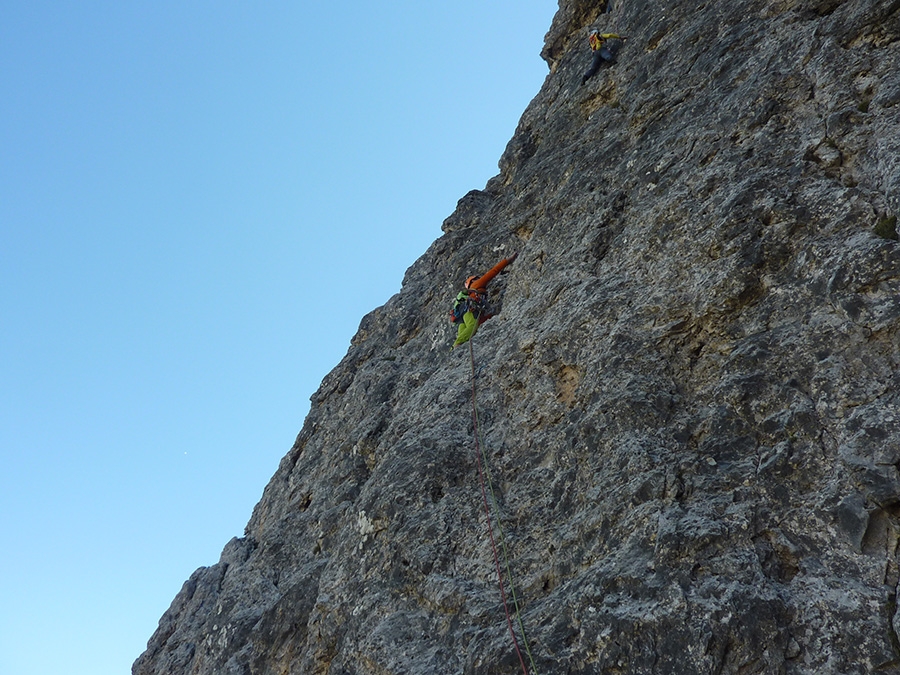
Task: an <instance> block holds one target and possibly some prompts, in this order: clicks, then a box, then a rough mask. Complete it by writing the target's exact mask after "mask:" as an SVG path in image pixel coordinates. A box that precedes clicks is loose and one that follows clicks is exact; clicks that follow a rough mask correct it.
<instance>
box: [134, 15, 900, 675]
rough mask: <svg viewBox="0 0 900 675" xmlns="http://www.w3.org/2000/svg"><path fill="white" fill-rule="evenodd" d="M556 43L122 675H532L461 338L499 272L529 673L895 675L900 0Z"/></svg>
mask: <svg viewBox="0 0 900 675" xmlns="http://www.w3.org/2000/svg"><path fill="white" fill-rule="evenodd" d="M590 26H596V27H598V28H600V29H601V30H604V31H606V30H615V31H617V32H619V33H621V34H624V35H628V36H629V40H628V41H627V42H626V43H625V45H624V47H623V49H622V50H621V52H620V54H619V59H618V63H617V64H616V65H615V66H613V67H611V68H606V69H604V70H602V71H601V72H600V73H599V74H598V75H597V76H596V77H594V78H593V79H592V80H590V81H588V83H587V84H585V85H584V86H583V87H579V86H578V85H579V82H580V79H581V74H582V73H583V72H584V70H585V68H586V67H587V65H588V63H589V61H590V54H589V53H588V51H587V46H586V35H587V29H588V28H589V27H590ZM537 48H538V45H535V49H537ZM542 53H543V55H544V57H545V59H547V61H548V64H549V65H550V73H549V74H548V76H547V79H546V81H545V83H544V85H543V87H542V88H541V91H540V92H539V93H538V94H537V96H536V97H535V98H534V100H533V101H532V103H531V104H530V105H529V106H528V108H527V109H526V111H525V112H524V114H523V116H522V119H521V121H520V123H519V126H518V128H517V130H516V133H515V135H514V137H513V138H512V140H511V141H510V142H509V145H508V146H507V149H506V152H505V153H504V154H503V156H502V157H501V159H500V162H499V167H500V172H499V175H498V176H496V177H495V178H493V179H491V180H490V181H489V182H488V184H487V185H486V186H485V188H484V189H483V190H473V191H472V192H470V193H469V194H467V195H465V196H464V197H463V198H462V199H461V200H460V203H459V207H458V208H457V210H456V212H454V213H453V214H452V215H451V216H450V217H449V218H447V220H446V221H445V222H444V225H443V232H444V234H443V236H441V237H440V238H439V239H438V240H437V241H435V242H434V243H433V244H432V246H431V247H430V248H429V249H428V251H426V252H425V254H424V255H423V256H422V257H421V258H420V259H419V260H417V261H416V262H415V263H414V264H413V265H412V267H410V268H409V270H408V271H407V273H406V276H405V278H404V281H403V286H402V289H401V291H400V293H398V294H397V295H395V296H394V297H392V298H391V299H390V300H389V301H388V302H387V303H386V304H385V305H384V306H382V307H380V308H378V309H376V310H375V311H373V312H372V313H370V314H369V315H367V316H366V317H364V318H363V320H362V322H361V324H360V328H359V332H358V333H357V335H356V336H355V338H354V339H353V341H352V345H351V347H350V349H349V351H348V352H347V355H346V356H345V357H344V359H343V360H342V361H341V363H340V364H338V366H337V367H336V368H335V369H334V370H333V371H332V372H331V373H330V374H329V375H328V376H327V377H326V378H325V380H324V381H323V382H322V385H321V387H320V389H319V390H318V391H317V392H316V393H315V394H314V395H313V397H312V408H311V411H310V413H309V416H308V417H307V419H306V421H305V423H304V425H303V428H302V430H301V431H300V434H299V436H298V437H297V441H296V443H295V444H294V446H293V448H292V449H291V450H290V452H289V453H288V454H287V456H285V458H284V459H283V460H282V462H281V465H280V466H279V468H278V470H277V471H276V473H275V475H274V476H273V478H272V480H271V482H270V483H269V485H268V486H267V487H266V489H265V492H264V494H263V497H262V499H261V501H260V502H259V504H258V505H257V506H256V508H255V510H254V512H253V515H252V517H251V519H250V522H249V524H248V525H247V528H246V533H245V536H244V537H243V538H242V539H235V540H233V541H231V542H229V543H228V544H227V545H226V546H225V549H224V551H223V553H222V558H221V560H220V561H219V562H218V563H217V564H215V565H213V566H211V567H208V568H201V569H199V570H197V572H195V573H194V574H193V575H192V576H191V578H190V579H189V580H188V581H187V582H186V583H185V585H184V588H183V589H182V590H181V592H180V593H179V594H178V596H176V598H175V600H174V601H173V603H172V606H171V608H170V609H169V610H168V611H167V612H166V614H165V615H164V616H163V617H162V619H161V620H160V626H159V630H158V631H157V632H156V633H155V634H154V635H153V637H152V638H151V639H150V642H149V644H148V648H147V651H146V652H145V653H144V654H143V655H142V656H141V657H140V658H139V659H138V660H137V662H136V663H135V665H134V668H133V673H134V674H135V675H156V674H159V675H162V674H166V675H173V674H174V675H180V674H182V673H184V674H188V673H191V674H196V675H213V674H215V675H223V674H225V675H232V674H233V675H248V674H252V675H257V674H266V675H268V674H275V673H292V674H303V675H306V674H325V673H329V674H332V675H337V674H341V675H345V674H346V675H385V674H389V673H390V674H393V673H397V674H400V673H415V674H422V675H432V674H433V675H447V674H453V673H465V674H467V675H469V674H471V675H488V674H492V675H493V674H497V673H500V674H504V673H509V674H513V673H516V672H521V669H520V668H519V665H518V660H517V659H516V657H515V654H514V652H513V649H512V646H511V641H510V638H509V634H508V632H507V630H506V625H505V621H504V618H503V610H502V606H501V604H500V598H499V592H498V589H497V586H496V580H495V576H494V567H493V558H492V555H491V550H490V545H489V543H488V541H487V538H486V536H485V526H484V516H483V514H482V512H481V511H480V508H481V502H480V499H481V495H480V489H479V483H478V476H477V467H476V464H475V455H474V444H473V435H472V421H471V419H472V418H471V400H470V391H471V390H470V378H471V367H470V364H469V359H468V352H467V350H462V349H460V350H457V351H456V352H454V353H452V354H448V349H449V345H450V343H451V342H452V340H453V331H452V328H451V326H450V325H449V324H448V323H447V311H448V309H449V305H450V303H451V301H452V298H453V297H454V295H455V294H456V292H457V290H458V288H459V284H460V283H461V281H462V280H463V279H464V278H465V277H466V276H467V275H468V274H472V273H477V272H480V271H483V270H484V269H487V267H489V266H490V265H492V264H493V263H494V262H496V261H497V260H498V259H499V258H500V257H503V256H505V255H508V254H509V253H511V252H512V251H514V250H519V251H521V253H520V256H519V258H518V259H517V260H516V262H515V263H514V264H513V265H512V266H510V268H509V270H510V271H509V273H508V274H505V275H503V276H502V277H499V278H498V279H497V280H495V284H496V286H497V288H498V290H501V289H502V312H501V313H500V315H499V316H497V317H495V318H493V319H492V320H491V321H489V322H488V323H486V324H485V325H484V326H483V327H482V328H481V330H480V331H479V332H478V334H477V335H476V336H475V338H474V339H473V346H474V350H475V359H476V362H477V366H478V368H479V374H478V386H479V398H478V406H479V415H480V421H481V426H482V431H483V432H484V436H485V442H486V445H487V450H488V455H489V459H490V462H491V471H492V473H493V476H494V479H495V482H496V484H497V485H498V486H499V488H500V506H501V509H502V512H503V526H504V529H505V532H506V535H507V539H508V544H509V548H510V553H511V555H512V567H513V571H514V574H515V577H516V580H517V582H518V586H517V591H518V593H519V596H520V598H521V599H522V600H523V602H524V614H523V621H524V624H525V626H526V629H527V630H528V638H529V642H530V643H531V646H532V652H533V654H534V656H535V661H536V664H537V666H538V672H540V673H543V674H551V673H552V674H558V673H567V674H573V675H580V674H584V675H587V674H593V673H619V674H629V675H632V674H633V675H638V674H640V675H650V674H653V675H667V674H671V675H693V674H697V675H700V674H704V675H705V674H718V673H722V674H738V673H740V674H742V675H747V674H751V673H766V674H770V673H785V674H797V675H799V674H803V675H823V674H834V675H838V674H841V675H847V674H857V673H859V674H862V673H897V672H900V643H898V636H897V627H898V625H897V624H898V621H900V616H898V614H897V602H896V597H897V586H898V578H900V575H898V564H897V559H898V558H897V546H898V515H900V473H898V465H900V394H898V387H897V385H898V375H897V371H898V361H900V335H898V327H900V297H898V291H900V250H898V243H897V242H896V240H895V238H891V237H892V236H894V237H895V236H896V235H895V233H894V231H893V226H894V224H895V223H896V220H895V218H894V216H895V214H896V213H897V212H898V211H900V193H898V190H900V105H898V104H900V68H898V66H900V58H898V57H900V3H897V2H893V1H892V2H886V1H879V0H845V1H842V0H824V1H816V0H806V1H804V0H797V1H792V0H781V1H780V0H775V1H772V2H766V1H751V0H733V1H731V2H718V3H700V4H686V5H678V4H666V5H660V4H659V3H651V2H647V1H646V0H627V2H623V3H616V4H615V5H614V6H613V7H612V11H611V12H609V13H602V12H601V11H600V6H599V5H598V4H597V3H594V2H585V1H583V0H560V9H559V12H558V14H557V16H556V18H555V19H554V21H553V25H552V27H551V29H550V32H549V33H548V34H547V38H546V43H545V46H544V49H543V52H542ZM885 223H888V224H889V228H888V229H887V230H886V229H885Z"/></svg>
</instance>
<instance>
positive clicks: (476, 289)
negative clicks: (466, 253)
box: [450, 251, 519, 351]
mask: <svg viewBox="0 0 900 675" xmlns="http://www.w3.org/2000/svg"><path fill="white" fill-rule="evenodd" d="M518 255H519V253H518V251H517V252H515V253H513V254H512V255H511V256H510V257H508V258H504V259H503V260H501V261H500V262H498V263H497V264H496V265H494V266H493V267H492V268H491V269H489V270H488V271H487V272H485V273H484V274H482V275H476V276H471V277H469V278H468V279H466V283H465V288H464V290H462V291H460V292H459V293H458V294H457V296H456V301H455V302H454V303H453V311H451V312H450V321H451V322H452V323H458V324H459V329H458V330H457V331H456V341H455V342H454V343H453V346H452V347H450V351H453V349H455V348H456V347H458V346H459V345H461V344H465V343H466V342H468V341H469V339H470V338H471V337H472V336H473V335H475V331H477V330H478V327H479V326H480V325H481V324H483V323H484V322H485V321H487V320H488V319H490V318H491V317H492V316H494V313H493V312H492V310H491V308H490V306H489V305H488V301H487V300H488V290H487V285H488V284H489V283H490V282H491V279H493V278H494V277H495V276H497V275H498V274H500V272H502V271H503V268H504V267H506V266H507V265H509V264H510V263H511V262H512V261H513V260H515V259H516V257H517V256H518Z"/></svg>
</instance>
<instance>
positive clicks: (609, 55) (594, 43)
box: [581, 28, 628, 84]
mask: <svg viewBox="0 0 900 675" xmlns="http://www.w3.org/2000/svg"><path fill="white" fill-rule="evenodd" d="M627 39H628V38H626V37H625V36H624V35H617V34H616V33H601V32H600V31H599V30H597V29H596V28H592V29H591V32H590V34H589V35H588V42H589V43H590V45H591V53H592V54H593V59H592V60H591V67H590V68H588V69H587V72H585V74H584V75H582V76H581V84H584V83H585V82H587V81H588V80H589V79H591V78H592V77H593V76H594V75H596V74H597V71H598V70H600V66H602V65H603V64H604V63H615V62H616V52H617V51H618V49H617V48H610V47H608V46H607V44H606V41H607V40H627Z"/></svg>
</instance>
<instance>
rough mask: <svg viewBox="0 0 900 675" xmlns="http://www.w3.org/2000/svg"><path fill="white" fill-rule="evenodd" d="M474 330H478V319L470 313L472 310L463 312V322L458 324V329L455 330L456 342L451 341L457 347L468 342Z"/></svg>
mask: <svg viewBox="0 0 900 675" xmlns="http://www.w3.org/2000/svg"><path fill="white" fill-rule="evenodd" d="M476 330H478V319H476V318H475V315H474V314H472V310H469V311H467V312H466V313H465V314H463V322H462V323H461V324H459V330H457V331H456V342H454V343H453V346H454V347H459V346H460V345H461V344H465V343H466V342H468V341H469V338H471V337H472V336H473V335H475V331H476Z"/></svg>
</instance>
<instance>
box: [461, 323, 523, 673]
mask: <svg viewBox="0 0 900 675" xmlns="http://www.w3.org/2000/svg"><path fill="white" fill-rule="evenodd" d="M469 355H470V356H471V358H472V425H473V427H474V430H475V458H476V460H477V462H478V479H479V480H480V481H481V498H482V501H483V502H484V515H485V516H486V518H487V529H488V536H489V537H490V540H491V550H492V551H493V552H494V565H495V566H496V568H497V582H498V583H499V585H500V598H501V599H502V600H503V611H504V612H505V613H506V625H507V626H508V627H509V634H510V635H511V636H512V641H513V646H514V647H515V648H516V655H517V656H518V657H519V663H520V664H522V672H523V673H525V675H528V667H527V666H526V665H525V659H524V658H522V651H521V650H520V649H519V640H518V639H517V638H516V632H515V631H514V630H513V622H512V616H511V615H510V613H509V604H508V603H507V602H506V590H505V589H504V587H503V574H502V572H501V570H500V556H499V555H498V554H497V544H496V542H495V541H494V527H493V525H492V524H491V507H490V504H489V503H488V498H487V490H485V487H484V471H483V470H482V467H481V446H480V444H479V441H478V409H477V407H476V405H475V350H474V348H473V347H472V341H471V340H469Z"/></svg>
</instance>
